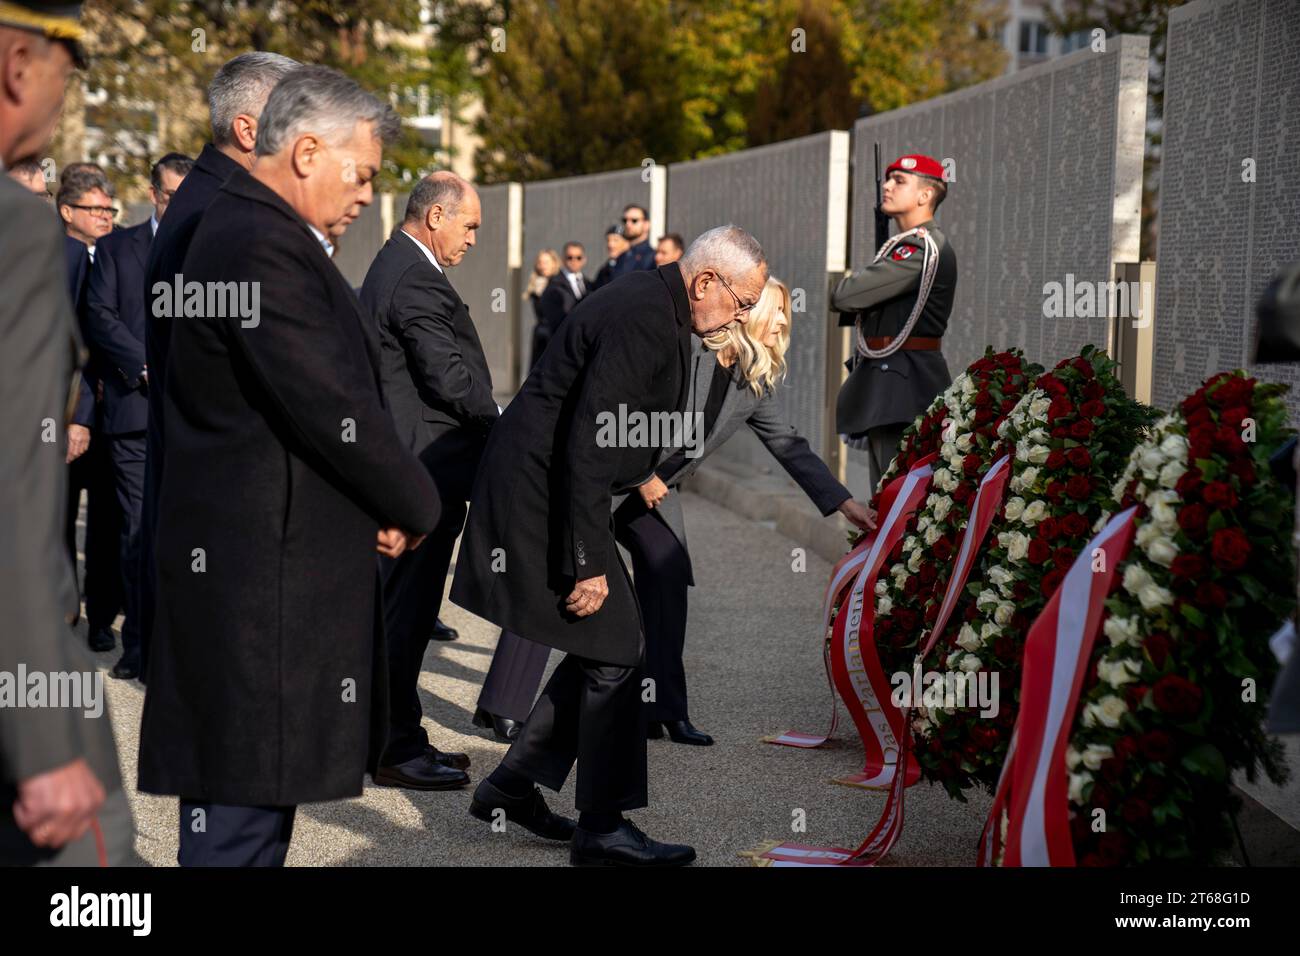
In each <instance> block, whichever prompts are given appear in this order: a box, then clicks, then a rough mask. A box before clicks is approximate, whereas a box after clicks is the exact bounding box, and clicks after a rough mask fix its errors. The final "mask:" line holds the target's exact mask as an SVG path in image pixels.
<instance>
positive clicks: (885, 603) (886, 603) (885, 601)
mask: <svg viewBox="0 0 1300 956" xmlns="http://www.w3.org/2000/svg"><path fill="white" fill-rule="evenodd" d="M893 609H894V602H893V601H891V600H890V599H889V597H888V596H886V597H882V598H881V599H880V600H879V601H878V602H876V614H878V615H879V616H880V617H884V616H885V615H886V614H888V613H889V612H890V611H892V610H893Z"/></svg>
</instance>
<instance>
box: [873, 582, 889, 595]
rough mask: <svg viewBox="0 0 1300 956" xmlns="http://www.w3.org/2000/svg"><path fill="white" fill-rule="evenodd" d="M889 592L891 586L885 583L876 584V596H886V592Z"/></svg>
mask: <svg viewBox="0 0 1300 956" xmlns="http://www.w3.org/2000/svg"><path fill="white" fill-rule="evenodd" d="M888 590H889V585H888V584H886V583H885V582H884V581H877V582H876V594H877V595H881V594H884V593H885V592H886V591H888Z"/></svg>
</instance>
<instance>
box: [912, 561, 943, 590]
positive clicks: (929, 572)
mask: <svg viewBox="0 0 1300 956" xmlns="http://www.w3.org/2000/svg"><path fill="white" fill-rule="evenodd" d="M938 575H939V572H938V571H936V570H935V567H934V565H933V564H923V565H921V570H920V571H918V572H917V573H916V574H915V575H912V576H911V577H909V578H908V580H909V581H910V580H913V579H914V578H920V579H921V583H922V584H927V585H928V584H933V583H934V579H935V578H936V577H938Z"/></svg>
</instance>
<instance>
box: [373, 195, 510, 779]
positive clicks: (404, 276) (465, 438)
mask: <svg viewBox="0 0 1300 956" xmlns="http://www.w3.org/2000/svg"><path fill="white" fill-rule="evenodd" d="M482 214H483V210H482V204H481V203H480V201H479V197H478V191H477V190H475V189H474V187H473V186H471V185H470V184H469V183H467V182H465V180H463V179H462V178H461V177H459V176H457V175H456V174H455V173H451V172H437V173H433V174H432V175H430V176H426V177H425V178H424V179H421V180H420V182H419V183H417V184H416V186H415V188H414V189H413V190H411V196H410V198H409V199H408V200H407V203H406V215H405V218H404V220H403V222H402V225H401V227H400V228H399V229H398V230H397V231H395V232H394V233H393V235H392V236H391V237H390V238H389V240H388V242H386V243H385V244H384V246H383V247H382V248H381V249H380V250H379V254H378V255H377V256H375V261H374V262H373V263H371V265H370V269H369V271H367V273H366V279H365V284H364V285H363V286H362V288H361V304H362V306H363V307H364V308H365V310H366V314H367V316H368V317H370V318H371V319H372V321H374V323H375V325H376V327H377V330H378V333H379V351H380V377H381V380H382V382H383V391H384V397H385V399H386V400H387V402H388V407H389V410H390V411H391V412H392V416H393V421H394V423H395V424H396V425H397V434H398V437H399V438H401V440H402V441H403V442H405V443H406V447H407V448H409V449H410V450H411V452H412V453H413V454H415V455H416V456H417V457H418V458H419V459H420V462H421V463H422V464H423V465H424V467H425V468H426V469H427V470H428V472H429V476H430V477H431V478H432V479H433V483H434V485H435V487H437V489H438V500H439V502H440V503H441V505H442V514H441V516H440V517H439V519H438V524H437V526H436V527H435V528H434V529H433V531H431V532H430V533H429V537H428V540H426V541H425V542H424V544H423V545H422V546H421V547H420V549H419V550H418V551H413V552H412V551H408V552H407V553H406V554H403V555H402V556H400V557H398V558H397V559H395V560H390V559H388V558H382V559H381V565H382V568H383V571H382V573H383V578H384V626H385V633H386V635H387V639H388V671H389V679H388V707H389V714H390V716H389V723H388V743H387V745H386V746H385V748H384V753H383V756H382V757H381V759H380V765H379V768H378V769H377V770H376V771H375V776H374V780H375V783H376V784H379V785H380V786H388V787H405V788H407V789H411V790H451V789H455V788H458V787H463V786H465V785H466V784H467V783H469V776H468V774H466V773H465V771H466V770H468V769H469V757H468V756H466V755H465V754H463V753H443V752H442V751H441V750H439V749H438V748H437V747H435V746H433V745H432V744H431V743H430V742H429V735H428V734H427V733H426V732H425V730H424V728H423V727H422V726H421V724H420V721H421V718H422V717H423V715H424V712H423V708H422V707H421V706H420V688H419V681H420V671H421V669H422V667H423V663H424V652H425V650H426V648H427V647H428V645H429V634H430V631H431V629H432V628H433V626H434V622H435V621H436V620H437V619H438V609H439V607H440V606H441V604H442V591H443V586H444V582H445V581H446V580H447V569H448V567H449V566H450V565H451V553H452V551H453V550H454V549H455V547H456V538H457V537H459V535H460V529H461V527H462V526H463V525H464V523H465V503H466V502H467V501H468V500H469V494H470V489H471V488H472V487H473V486H474V473H475V470H476V469H477V468H478V459H479V455H481V454H482V452H483V444H484V442H485V441H486V440H487V436H488V432H489V430H490V429H491V428H492V426H493V424H495V422H496V420H497V415H498V414H499V412H498V409H497V403H496V400H495V399H494V398H493V397H492V375H491V373H490V372H489V371H488V363H487V357H486V356H485V355H484V354H483V346H482V344H481V343H480V342H479V337H478V330H477V329H476V328H475V327H474V321H473V319H472V318H471V317H470V314H469V307H468V306H467V305H465V302H464V301H463V300H462V299H461V297H460V294H459V293H458V292H457V291H456V289H455V288H454V287H453V286H452V284H451V281H450V279H449V278H448V276H447V274H446V270H447V269H451V268H454V267H455V266H457V265H459V264H460V263H461V262H462V261H463V260H464V258H465V256H466V255H467V254H468V253H469V251H470V249H471V247H472V246H473V245H474V242H475V234H476V233H477V231H478V228H479V225H480V222H481V219H482Z"/></svg>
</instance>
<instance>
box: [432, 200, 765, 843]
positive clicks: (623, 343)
mask: <svg viewBox="0 0 1300 956" xmlns="http://www.w3.org/2000/svg"><path fill="white" fill-rule="evenodd" d="M766 281H767V262H766V260H765V259H764V257H763V250H762V248H761V247H760V246H759V244H758V243H757V242H756V241H755V240H754V238H753V237H752V236H750V235H748V234H747V233H746V232H745V231H744V230H742V229H740V228H739V227H737V226H719V227H717V228H716V229H712V230H709V231H708V232H706V233H704V235H702V236H701V237H700V238H699V239H697V240H696V241H695V243H694V244H693V245H692V246H691V249H690V250H689V251H688V252H687V254H686V255H685V257H683V258H682V259H681V261H680V262H674V263H670V264H669V265H666V266H662V267H660V268H658V269H654V270H652V271H648V272H634V273H632V274H630V275H628V276H625V277H623V278H621V279H619V281H618V282H615V283H611V284H610V285H608V286H605V287H603V288H601V289H599V290H597V291H596V292H594V293H592V294H591V295H590V296H587V297H586V298H584V299H583V300H582V301H581V302H579V303H578V305H577V307H576V308H574V310H573V311H572V312H571V313H570V314H569V317H568V318H567V319H566V320H565V321H564V323H563V324H562V325H561V326H560V329H559V331H558V332H557V334H556V337H555V338H554V339H552V340H551V344H550V345H549V346H548V347H547V349H546V354H545V355H544V356H542V360H541V362H540V363H538V365H537V367H536V368H535V369H534V370H533V372H532V374H531V375H529V377H528V381H526V382H525V383H524V386H523V389H522V390H521V391H520V392H519V394H518V396H516V398H515V399H514V401H513V402H511V403H510V407H509V408H507V409H506V411H505V412H504V413H503V414H502V416H501V419H500V421H499V422H497V424H496V426H495V427H494V428H493V429H492V433H491V435H489V436H488V442H487V447H486V448H485V449H484V452H483V457H482V459H481V461H480V464H479V472H478V478H477V480H476V482H475V485H474V494H473V499H472V501H471V505H470V513H469V521H468V523H467V524H466V526H465V534H464V537H463V538H462V540H461V550H460V556H459V558H458V559H457V562H456V578H455V581H454V582H453V584H452V591H451V597H452V600H453V601H455V602H456V603H457V604H459V605H461V606H462V607H464V608H466V609H468V610H470V611H472V612H474V613H475V614H478V615H479V616H481V617H485V618H487V619H488V620H490V621H492V622H493V623H495V624H498V625H500V626H501V627H503V628H506V629H508V630H510V631H513V632H514V633H516V634H519V635H521V636H522V637H524V638H527V639H528V640H531V641H535V642H537V643H539V644H544V645H546V646H548V647H554V648H557V649H559V650H562V651H565V652H566V655H565V657H564V659H563V660H562V661H561V662H560V664H559V666H558V667H557V668H556V669H555V672H554V673H553V674H552V676H551V679H550V681H549V682H548V683H547V685H546V687H545V688H544V689H543V690H542V694H541V697H540V698H539V699H538V701H537V703H536V704H535V705H534V707H533V710H532V713H531V714H530V715H529V717H528V720H527V721H526V722H525V723H524V726H523V729H522V731H521V732H520V734H519V736H518V738H517V739H516V740H515V742H514V743H513V744H512V745H511V747H510V750H509V751H508V752H507V753H506V756H505V759H504V760H502V762H501V765H500V766H498V767H497V769H496V770H495V771H493V772H492V774H491V775H490V776H489V777H488V778H487V779H486V780H484V781H483V782H482V783H481V784H479V786H478V789H477V790H476V791H475V792H474V800H473V802H472V803H471V805H470V812H471V813H472V814H473V815H474V816H475V817H477V818H479V819H481V820H485V821H490V822H491V821H495V819H496V818H497V816H498V814H497V813H496V811H497V810H501V811H503V812H504V815H505V817H506V819H508V820H511V821H513V822H515V823H518V824H519V825H520V826H522V827H524V828H526V829H528V830H530V831H532V832H533V833H536V834H538V835H540V836H542V837H545V838H549V839H553V840H565V841H568V842H569V844H570V861H571V862H572V863H574V864H575V865H623V866H672V865H684V864H687V863H690V862H691V861H692V860H694V859H695V851H694V850H693V849H692V848H691V847H689V846H680V845H673V844H666V843H660V842H657V841H655V840H651V839H650V838H649V837H647V836H646V835H645V834H644V833H642V832H641V831H640V830H639V829H638V828H637V827H636V826H635V825H634V824H632V822H631V821H629V820H626V819H624V817H623V812H624V811H627V810H635V809H638V808H640V807H644V806H646V805H647V799H648V795H647V781H646V742H645V734H646V724H645V714H644V711H643V708H642V707H641V704H640V691H641V687H640V676H641V675H640V665H641V661H642V657H643V654H644V638H643V635H642V630H641V619H640V614H639V612H638V609H637V603H636V597H635V595H634V593H633V591H632V584H631V581H630V579H629V577H628V574H627V570H626V568H625V567H624V566H623V563H622V560H621V559H620V558H619V555H618V549H617V547H616V546H615V543H614V534H613V526H612V523H611V520H610V505H611V501H612V499H613V496H614V495H615V494H618V493H621V492H625V491H630V490H631V489H632V488H634V487H636V486H637V485H639V484H640V483H641V482H643V481H645V479H646V478H648V477H649V476H650V475H651V473H652V472H653V471H654V467H655V464H656V462H657V460H658V456H659V452H660V450H661V449H662V448H663V447H664V446H665V445H667V444H669V443H671V444H672V447H677V446H678V445H679V444H680V443H681V438H682V432H681V429H682V427H683V426H684V424H685V423H684V422H683V421H682V419H683V418H684V414H685V404H686V397H687V391H688V390H687V366H688V362H689V351H690V340H691V332H695V333H697V334H699V335H706V334H708V333H710V332H713V331H715V330H717V329H720V328H722V327H724V326H726V325H729V324H730V323H732V322H744V321H745V320H746V317H747V316H748V313H749V310H750V309H752V308H753V307H754V305H755V304H757V302H758V299H759V296H760V295H761V294H762V292H763V286H764V284H765V283H766ZM611 417H613V418H614V419H616V420H618V421H620V422H627V423H629V424H630V428H629V430H628V431H627V433H626V434H623V433H621V432H619V431H618V430H617V429H614V434H611V433H610V432H611V429H610V428H609V423H610V420H611ZM674 419H676V420H677V421H678V423H679V430H678V432H677V434H676V435H675V436H668V435H663V436H661V439H660V441H658V442H656V441H655V440H654V439H653V438H652V437H651V436H650V435H649V434H648V432H647V431H646V429H645V428H644V427H642V428H641V429H639V430H638V429H637V426H636V424H635V423H636V422H641V423H643V424H644V423H645V422H647V421H650V422H656V423H658V425H657V427H659V428H660V429H662V423H663V422H665V421H666V422H669V423H671V422H672V421H673V420H674ZM674 438H675V439H676V440H675V441H674ZM575 761H576V763H577V766H578V786H577V808H578V810H579V811H580V812H581V817H580V819H579V820H578V823H577V826H576V828H575V826H574V824H573V822H572V821H570V820H566V819H564V818H563V817H559V816H557V815H555V814H554V813H551V812H550V810H549V809H547V807H546V804H545V803H544V801H543V800H542V796H541V792H540V791H539V790H538V789H537V787H536V786H535V784H541V785H542V786H545V787H547V788H549V789H551V790H555V791H558V790H559V789H560V788H561V787H562V786H563V785H564V781H565V779H566V778H567V777H568V775H569V771H570V770H571V769H572V768H573V765H574V763H575Z"/></svg>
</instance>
